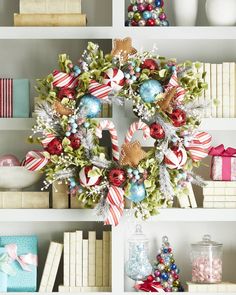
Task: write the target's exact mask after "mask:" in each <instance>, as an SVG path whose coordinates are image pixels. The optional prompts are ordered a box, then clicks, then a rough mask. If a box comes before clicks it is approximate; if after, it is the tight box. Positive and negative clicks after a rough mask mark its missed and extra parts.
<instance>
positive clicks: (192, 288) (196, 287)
mask: <svg viewBox="0 0 236 295" xmlns="http://www.w3.org/2000/svg"><path fill="white" fill-rule="evenodd" d="M187 287H188V290H187V291H188V292H191V293H234V292H236V284H232V283H220V284H195V283H190V282H187Z"/></svg>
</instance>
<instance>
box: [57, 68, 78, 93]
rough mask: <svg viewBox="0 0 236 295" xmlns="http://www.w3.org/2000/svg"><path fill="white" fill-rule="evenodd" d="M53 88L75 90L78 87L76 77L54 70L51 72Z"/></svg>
mask: <svg viewBox="0 0 236 295" xmlns="http://www.w3.org/2000/svg"><path fill="white" fill-rule="evenodd" d="M52 84H53V86H54V87H58V88H70V89H71V88H75V87H76V86H77V85H78V79H77V77H73V76H71V75H69V74H67V73H63V72H60V71H58V70H55V71H54V72H53V82H52Z"/></svg>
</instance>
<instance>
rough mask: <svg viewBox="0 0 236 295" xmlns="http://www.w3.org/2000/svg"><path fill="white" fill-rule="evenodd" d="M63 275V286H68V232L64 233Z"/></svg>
mask: <svg viewBox="0 0 236 295" xmlns="http://www.w3.org/2000/svg"><path fill="white" fill-rule="evenodd" d="M63 269H64V276H63V282H64V286H65V287H69V286H70V233H68V232H65V233H64V268H63Z"/></svg>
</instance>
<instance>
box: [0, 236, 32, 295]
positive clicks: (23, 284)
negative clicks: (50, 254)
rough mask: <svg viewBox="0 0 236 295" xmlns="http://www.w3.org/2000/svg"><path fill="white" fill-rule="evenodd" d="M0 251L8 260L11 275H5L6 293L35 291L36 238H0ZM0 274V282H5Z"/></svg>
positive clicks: (2, 273) (2, 274)
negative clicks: (0, 250)
mask: <svg viewBox="0 0 236 295" xmlns="http://www.w3.org/2000/svg"><path fill="white" fill-rule="evenodd" d="M0 247H1V248H0V249H4V251H3V250H2V252H4V253H6V254H7V255H8V256H9V258H10V267H11V269H12V272H13V273H10V274H9V275H7V292H36V291H37V237H36V236H4V237H0ZM4 275H5V273H4V272H1V273H0V280H3V281H4V280H5V278H6V277H5V278H4Z"/></svg>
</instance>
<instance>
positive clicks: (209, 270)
mask: <svg viewBox="0 0 236 295" xmlns="http://www.w3.org/2000/svg"><path fill="white" fill-rule="evenodd" d="M222 253H223V244H221V243H217V242H214V241H212V240H211V236H210V235H204V237H203V240H202V241H200V242H198V243H195V244H191V261H192V282H193V283H199V284H214V283H220V282H221V281H222Z"/></svg>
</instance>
